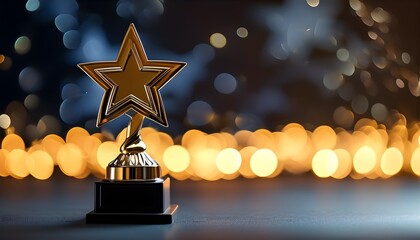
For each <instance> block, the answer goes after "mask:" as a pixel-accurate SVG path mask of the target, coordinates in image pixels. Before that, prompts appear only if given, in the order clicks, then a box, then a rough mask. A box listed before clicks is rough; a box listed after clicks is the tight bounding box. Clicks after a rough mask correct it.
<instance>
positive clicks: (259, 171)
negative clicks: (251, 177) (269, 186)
mask: <svg viewBox="0 0 420 240" xmlns="http://www.w3.org/2000/svg"><path fill="white" fill-rule="evenodd" d="M277 165H278V161H277V156H276V154H274V153H273V151H271V150H270V149H259V150H257V151H256V152H255V153H254V154H253V155H252V157H251V160H250V166H251V169H252V171H253V172H254V173H255V175H257V176H259V177H267V176H269V175H271V174H272V173H273V172H274V171H275V170H276V168H277Z"/></svg>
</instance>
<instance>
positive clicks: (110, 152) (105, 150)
mask: <svg viewBox="0 0 420 240" xmlns="http://www.w3.org/2000/svg"><path fill="white" fill-rule="evenodd" d="M119 154H120V146H118V144H116V143H115V142H112V141H107V142H103V143H102V144H101V145H100V146H99V148H98V151H97V159H98V163H99V165H100V166H101V168H102V169H103V170H105V169H106V166H108V164H109V163H110V162H111V161H112V160H114V159H115V158H116V157H117V156H118V155H119Z"/></svg>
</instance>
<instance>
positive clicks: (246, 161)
mask: <svg viewBox="0 0 420 240" xmlns="http://www.w3.org/2000/svg"><path fill="white" fill-rule="evenodd" d="M257 150H258V148H256V147H252V146H248V147H244V148H242V149H241V150H240V151H239V153H240V154H241V158H242V164H241V166H240V168H239V172H240V173H241V174H242V176H244V177H246V178H253V177H255V174H254V172H252V169H251V157H252V155H254V153H255V152H256V151H257Z"/></svg>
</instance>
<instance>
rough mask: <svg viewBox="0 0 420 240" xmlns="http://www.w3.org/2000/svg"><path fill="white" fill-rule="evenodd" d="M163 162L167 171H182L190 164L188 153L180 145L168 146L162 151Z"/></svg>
mask: <svg viewBox="0 0 420 240" xmlns="http://www.w3.org/2000/svg"><path fill="white" fill-rule="evenodd" d="M163 162H164V163H165V166H166V167H167V168H168V169H169V171H172V172H177V173H178V172H182V171H185V170H186V169H187V168H188V166H189V165H190V154H189V153H188V151H187V150H186V149H185V148H184V147H182V146H179V145H174V146H170V147H168V148H167V149H166V150H165V152H164V153H163Z"/></svg>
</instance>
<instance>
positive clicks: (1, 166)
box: [0, 149, 9, 177]
mask: <svg viewBox="0 0 420 240" xmlns="http://www.w3.org/2000/svg"><path fill="white" fill-rule="evenodd" d="M7 155H9V151H7V150H5V149H0V176H1V177H7V176H9V171H7V168H6V159H7Z"/></svg>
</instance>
